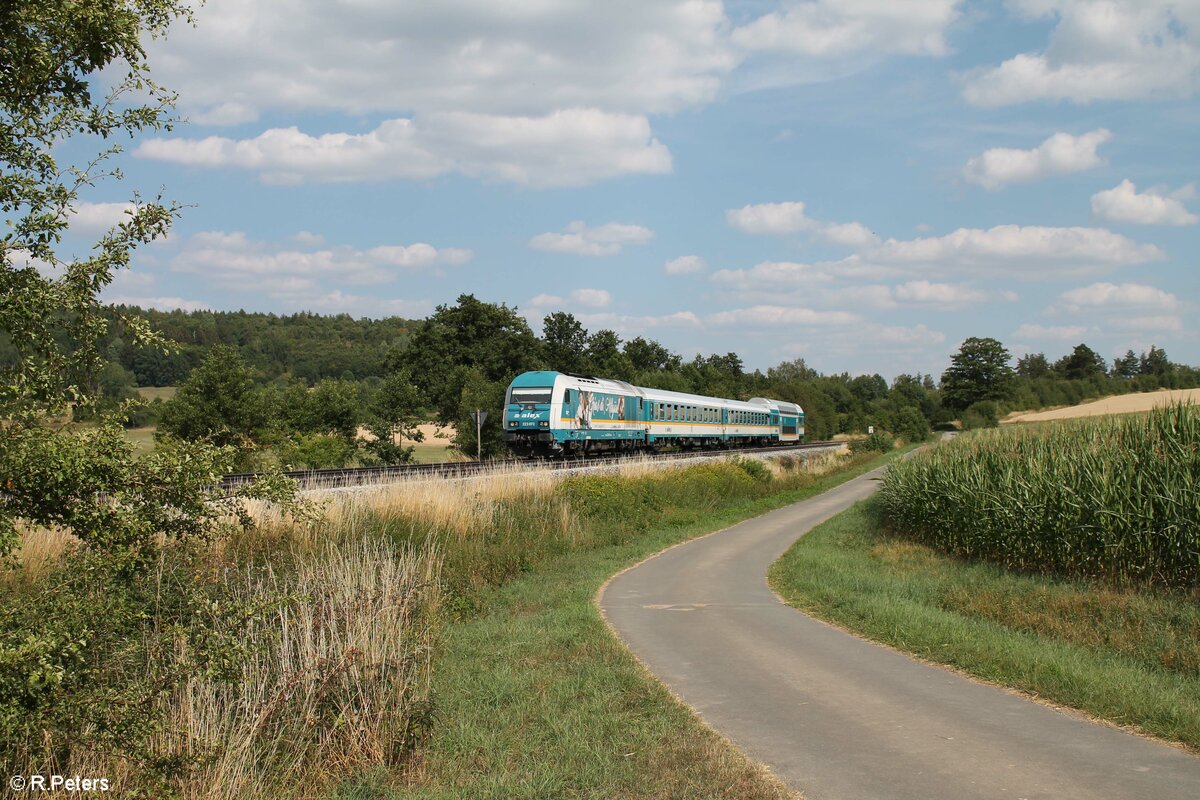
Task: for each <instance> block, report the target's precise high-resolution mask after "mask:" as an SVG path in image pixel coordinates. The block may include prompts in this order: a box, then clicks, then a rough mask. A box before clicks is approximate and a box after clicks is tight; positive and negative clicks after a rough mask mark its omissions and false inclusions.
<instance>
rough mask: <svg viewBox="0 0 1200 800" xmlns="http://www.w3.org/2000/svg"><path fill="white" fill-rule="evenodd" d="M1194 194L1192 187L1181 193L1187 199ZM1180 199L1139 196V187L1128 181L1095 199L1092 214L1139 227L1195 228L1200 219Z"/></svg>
mask: <svg viewBox="0 0 1200 800" xmlns="http://www.w3.org/2000/svg"><path fill="white" fill-rule="evenodd" d="M1189 190H1190V191H1189ZM1191 192H1194V188H1192V185H1191V184H1189V185H1188V186H1186V187H1184V189H1183V190H1182V194H1183V196H1184V197H1188V196H1190V193H1191ZM1181 199H1182V198H1179V197H1173V196H1170V195H1164V194H1157V193H1155V192H1154V191H1153V190H1148V191H1146V192H1144V193H1142V194H1138V191H1137V187H1136V186H1135V185H1134V184H1133V182H1132V181H1130V180H1128V179H1126V180H1123V181H1121V182H1120V183H1119V184H1117V185H1116V186H1114V187H1113V188H1111V189H1105V190H1104V191H1102V192H1096V193H1095V194H1094V195H1092V213H1093V214H1095V215H1096V216H1097V217H1099V218H1100V219H1103V220H1107V221H1109V222H1130V223H1133V224H1136V225H1195V224H1196V223H1197V222H1200V217H1198V216H1196V215H1195V214H1193V213H1191V212H1190V211H1188V210H1187V209H1186V208H1184V207H1183V203H1182V202H1180V200H1181Z"/></svg>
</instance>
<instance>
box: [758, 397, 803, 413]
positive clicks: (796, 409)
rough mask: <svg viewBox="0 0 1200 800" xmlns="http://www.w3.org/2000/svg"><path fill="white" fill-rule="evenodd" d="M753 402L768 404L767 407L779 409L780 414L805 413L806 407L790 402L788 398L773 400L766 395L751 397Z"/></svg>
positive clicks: (774, 409)
mask: <svg viewBox="0 0 1200 800" xmlns="http://www.w3.org/2000/svg"><path fill="white" fill-rule="evenodd" d="M750 402H751V403H757V404H759V405H763V406H766V407H767V408H769V409H771V410H773V411H778V412H779V413H780V414H803V413H804V409H802V408H801V407H800V406H798V405H796V404H795V403H789V402H788V401H786V400H771V399H769V398H766V397H751V398H750Z"/></svg>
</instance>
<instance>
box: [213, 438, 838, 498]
mask: <svg viewBox="0 0 1200 800" xmlns="http://www.w3.org/2000/svg"><path fill="white" fill-rule="evenodd" d="M842 444H844V443H843V442H809V443H806V444H795V445H774V446H771V447H739V448H720V449H710V450H683V451H678V452H673V453H654V454H650V455H645V454H640V455H636V456H630V455H628V454H622V455H614V454H608V455H594V456H591V457H576V458H558V459H517V458H506V459H495V460H491V461H445V462H441V463H437V464H397V465H394V466H388V467H343V468H338V469H306V470H292V471H288V472H285V473H283V474H284V475H286V476H287V477H289V478H292V479H293V480H295V481H296V482H297V483H298V484H300V488H302V489H330V488H341V487H347V486H370V485H375V484H384V483H392V482H395V481H400V480H406V479H411V478H423V477H429V478H467V477H471V476H473V475H479V474H482V473H485V472H489V471H492V470H496V469H506V468H511V467H513V466H518V467H521V466H528V467H530V468H536V469H575V468H579V467H589V466H600V465H604V464H613V463H618V462H619V461H620V460H621V459H628V458H640V459H644V460H650V461H662V462H670V461H686V460H688V459H692V458H700V457H703V456H714V455H753V454H764V453H766V454H772V455H787V454H788V453H791V452H795V451H797V450H801V451H803V450H821V449H829V448H832V447H840V446H841V445H842ZM258 475H259V473H255V472H236V473H232V474H229V475H226V476H225V477H223V478H222V479H221V484H220V485H221V488H222V489H224V490H230V489H236V488H238V487H239V486H245V485H246V484H248V483H251V482H253V481H254V480H255V478H257V477H258Z"/></svg>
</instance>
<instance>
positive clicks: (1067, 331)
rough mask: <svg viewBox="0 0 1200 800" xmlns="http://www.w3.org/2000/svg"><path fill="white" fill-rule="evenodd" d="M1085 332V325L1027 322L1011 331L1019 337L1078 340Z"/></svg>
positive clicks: (1086, 330)
mask: <svg viewBox="0 0 1200 800" xmlns="http://www.w3.org/2000/svg"><path fill="white" fill-rule="evenodd" d="M1087 332H1088V329H1087V326H1086V325H1037V324H1034V323H1028V322H1027V323H1025V324H1024V325H1022V326H1021V327H1019V328H1017V329H1016V330H1015V331H1013V336H1016V337H1017V338H1021V339H1056V340H1068V339H1073V340H1079V339H1082V338H1083V337H1084V336H1085V335H1086V334H1087Z"/></svg>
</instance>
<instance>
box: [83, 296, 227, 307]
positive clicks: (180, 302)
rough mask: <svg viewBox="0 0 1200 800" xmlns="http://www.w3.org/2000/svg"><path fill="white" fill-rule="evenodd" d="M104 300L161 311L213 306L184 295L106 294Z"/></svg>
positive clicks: (118, 304) (120, 304)
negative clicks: (189, 298)
mask: <svg viewBox="0 0 1200 800" xmlns="http://www.w3.org/2000/svg"><path fill="white" fill-rule="evenodd" d="M104 302H105V303H108V304H110V305H114V306H137V307H139V308H156V309H158V310H159V311H175V310H180V311H204V310H205V309H210V308H212V307H213V306H212V304H211V303H206V302H204V301H203V300H188V299H187V298H184V297H147V296H140V295H127V294H118V295H105V297H104Z"/></svg>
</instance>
